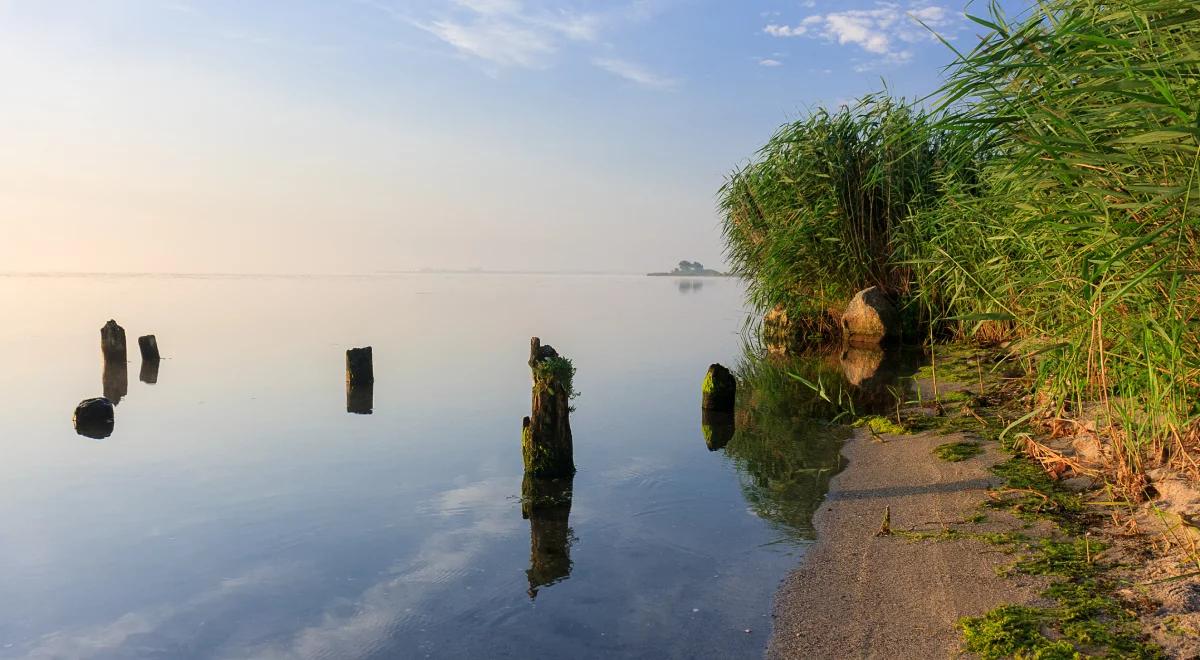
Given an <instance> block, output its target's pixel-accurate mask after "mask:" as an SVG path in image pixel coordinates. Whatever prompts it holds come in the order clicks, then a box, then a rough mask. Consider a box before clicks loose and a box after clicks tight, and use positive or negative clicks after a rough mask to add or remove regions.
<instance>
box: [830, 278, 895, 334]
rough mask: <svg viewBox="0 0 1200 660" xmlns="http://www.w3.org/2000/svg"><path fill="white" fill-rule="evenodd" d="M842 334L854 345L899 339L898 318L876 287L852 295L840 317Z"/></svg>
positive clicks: (889, 302) (887, 300) (888, 301)
mask: <svg viewBox="0 0 1200 660" xmlns="http://www.w3.org/2000/svg"><path fill="white" fill-rule="evenodd" d="M842 332H843V333H844V334H845V335H846V339H847V340H849V341H850V342H851V343H855V344H868V345H871V344H881V343H883V342H885V341H889V340H892V339H898V338H899V337H900V315H899V314H898V313H897V312H896V307H895V306H894V305H893V304H892V301H891V300H889V299H888V297H887V295H886V294H884V292H883V291H882V290H880V288H879V287H875V286H873V287H871V288H869V289H863V290H862V291H859V292H858V293H856V294H855V295H854V299H853V300H851V301H850V305H849V306H847V307H846V311H845V313H844V314H842Z"/></svg>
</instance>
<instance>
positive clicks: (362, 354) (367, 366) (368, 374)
mask: <svg viewBox="0 0 1200 660" xmlns="http://www.w3.org/2000/svg"><path fill="white" fill-rule="evenodd" d="M374 382H375V367H374V365H372V363H371V347H370V346H367V347H366V348H352V349H350V350H348V351H346V383H347V384H348V385H369V384H371V383H374Z"/></svg>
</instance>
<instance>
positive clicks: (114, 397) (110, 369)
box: [100, 360, 129, 405]
mask: <svg viewBox="0 0 1200 660" xmlns="http://www.w3.org/2000/svg"><path fill="white" fill-rule="evenodd" d="M100 384H101V386H102V387H103V388H104V398H106V399H108V400H109V401H112V403H113V405H116V404H118V403H121V399H123V398H125V395H126V394H129V364H128V363H126V362H125V361H124V360H105V361H104V375H103V376H101V378H100Z"/></svg>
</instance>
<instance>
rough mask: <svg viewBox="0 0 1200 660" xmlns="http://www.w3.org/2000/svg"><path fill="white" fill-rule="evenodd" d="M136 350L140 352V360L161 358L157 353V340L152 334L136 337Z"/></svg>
mask: <svg viewBox="0 0 1200 660" xmlns="http://www.w3.org/2000/svg"><path fill="white" fill-rule="evenodd" d="M138 350H140V351H141V352H142V360H145V361H149V362H158V361H159V359H161V356H160V355H159V354H158V340H157V339H155V338H154V335H146V336H144V337H138Z"/></svg>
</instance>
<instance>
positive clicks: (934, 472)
mask: <svg viewBox="0 0 1200 660" xmlns="http://www.w3.org/2000/svg"><path fill="white" fill-rule="evenodd" d="M882 438H883V439H884V440H885V441H884V442H880V441H879V440H878V439H874V438H872V437H871V434H870V433H869V432H867V431H865V430H862V429H860V430H859V432H858V433H856V434H855V436H854V437H853V438H852V439H851V440H849V441H847V443H846V445H845V447H844V448H843V454H844V455H845V456H846V458H847V459H848V461H849V464H848V466H847V467H846V469H845V470H844V471H843V472H842V473H841V474H839V475H838V476H837V477H835V479H834V481H833V484H832V486H831V490H830V493H829V497H828V499H827V500H826V501H825V503H824V504H823V505H822V506H821V509H820V511H819V512H818V513H817V516H816V518H815V525H816V529H817V542H816V544H815V545H814V546H813V547H812V549H811V550H810V551H809V552H808V553H807V554H806V556H805V558H804V560H803V563H802V564H801V566H800V567H799V568H797V569H796V570H795V571H794V572H793V573H792V574H791V575H790V576H789V577H788V578H787V579H786V580H785V581H784V583H783V585H782V586H781V588H780V590H779V592H778V594H777V595H776V601H775V612H774V616H775V629H774V632H773V634H772V637H771V642H770V646H769V648H768V651H767V657H768V658H773V659H774V658H952V657H959V656H960V655H961V653H960V651H959V647H960V635H959V632H958V630H957V628H956V623H957V622H958V620H959V619H960V618H962V617H964V616H976V615H980V614H983V613H985V612H987V611H989V610H991V609H993V608H995V607H996V606H998V605H1001V604H1003V603H1038V602H1039V600H1038V598H1037V594H1038V592H1039V591H1040V590H1041V588H1042V585H1043V584H1044V583H1043V582H1042V581H1041V580H1038V579H1034V578H1031V577H1028V576H1022V575H1011V576H1008V577H1000V576H998V574H997V570H998V569H1002V568H1003V567H1004V566H1006V565H1008V564H1011V563H1012V561H1013V558H1012V557H1011V555H1009V554H1006V553H1005V552H1004V549H1003V548H1002V547H998V546H996V545H993V544H989V543H987V542H985V541H982V540H974V539H958V540H913V539H912V538H910V537H905V536H903V535H891V536H877V533H878V532H879V530H880V527H881V523H882V521H883V517H884V510H885V507H890V508H891V528H892V529H893V530H915V531H922V532H933V533H936V532H938V531H939V530H942V529H944V528H945V526H947V525H949V526H951V527H953V528H954V529H958V530H961V531H970V532H999V531H1010V530H1011V531H1017V530H1020V528H1021V521H1019V520H1017V519H1016V518H1014V517H1012V516H1011V515H1009V514H1007V513H1003V512H998V511H988V512H987V516H988V519H987V521H986V522H983V523H964V521H965V520H966V519H967V518H969V517H971V516H973V515H975V514H977V513H979V512H980V504H981V503H982V502H984V501H985V499H986V490H987V489H988V488H990V487H992V486H994V485H995V484H996V483H998V480H997V479H996V478H995V477H994V476H993V475H992V474H991V473H990V472H989V471H988V467H990V466H991V465H993V464H994V463H996V462H998V461H1000V460H1003V456H1002V455H1001V454H1000V452H999V451H998V450H997V449H996V448H995V447H994V446H988V445H986V444H985V447H986V449H987V451H986V452H985V453H984V454H982V455H980V456H976V457H974V458H970V459H968V460H965V461H962V462H959V463H949V462H946V461H943V460H941V459H939V458H937V457H935V456H934V455H933V453H932V451H933V449H934V448H935V447H937V446H938V445H940V444H942V443H946V442H956V441H959V440H963V439H970V438H967V437H965V436H964V434H961V433H955V434H949V435H941V434H937V433H933V432H930V433H924V434H916V435H899V436H892V435H887V436H882ZM1021 531H1024V532H1025V533H1029V534H1036V530H1034V531H1031V530H1021Z"/></svg>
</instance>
